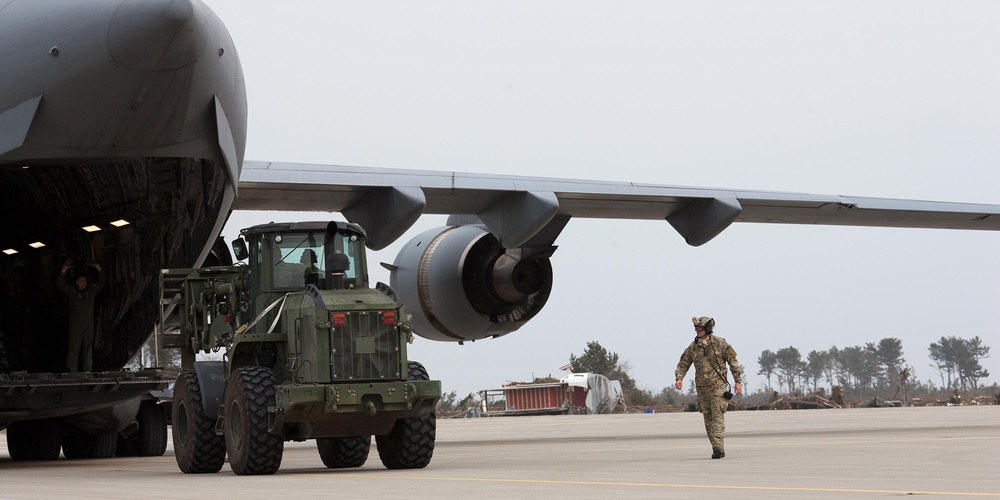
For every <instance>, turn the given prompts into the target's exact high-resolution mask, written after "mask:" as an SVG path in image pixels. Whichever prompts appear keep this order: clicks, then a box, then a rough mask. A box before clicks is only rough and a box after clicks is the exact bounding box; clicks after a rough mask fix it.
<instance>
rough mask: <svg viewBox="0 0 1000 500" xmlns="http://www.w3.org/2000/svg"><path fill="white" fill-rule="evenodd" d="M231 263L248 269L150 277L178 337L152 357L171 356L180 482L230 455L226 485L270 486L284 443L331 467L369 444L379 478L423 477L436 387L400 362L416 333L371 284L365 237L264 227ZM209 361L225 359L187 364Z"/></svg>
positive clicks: (311, 225) (322, 227)
mask: <svg viewBox="0 0 1000 500" xmlns="http://www.w3.org/2000/svg"><path fill="white" fill-rule="evenodd" d="M233 251H234V254H235V256H236V258H237V260H239V261H246V264H242V263H241V264H237V265H234V266H224V267H207V268H201V269H165V270H163V271H162V273H161V277H160V290H161V298H160V301H161V305H162V307H161V309H162V311H163V313H162V317H161V325H167V324H171V323H172V324H174V325H176V326H175V327H174V328H172V329H170V330H167V329H166V328H164V329H162V331H161V336H162V345H164V346H167V347H174V348H177V349H180V350H181V368H182V370H183V371H182V372H181V374H180V375H179V376H178V377H177V381H176V383H175V385H174V399H173V407H172V414H171V416H172V436H173V445H174V453H175V456H176V459H177V465H178V467H179V468H180V470H181V471H183V472H185V473H210V472H218V471H219V470H221V469H222V466H223V464H224V462H225V459H226V455H228V456H229V463H230V466H231V467H232V470H233V472H235V473H236V474H239V475H258V474H273V473H274V472H276V471H277V470H278V468H279V466H280V464H281V458H282V452H283V449H284V443H285V441H304V440H307V439H315V440H316V448H317V450H318V451H319V455H320V458H321V459H322V461H323V463H324V464H325V465H326V466H327V467H330V468H346V467H360V466H362V465H363V464H364V463H365V461H366V460H367V458H368V453H369V450H370V447H371V441H372V436H374V438H375V442H376V445H377V449H378V455H379V458H380V459H381V461H382V464H383V465H384V466H385V467H387V468H390V469H411V468H422V467H426V466H427V464H429V463H430V460H431V456H432V455H433V452H434V441H435V432H436V421H435V413H434V408H435V406H436V405H437V402H438V400H439V399H440V397H441V382H440V381H437V380H430V378H429V377H428V375H427V371H426V370H425V369H424V367H423V366H422V365H421V364H420V363H417V362H415V361H410V360H408V359H407V355H406V347H407V344H408V343H412V341H413V335H412V333H411V332H410V323H409V321H408V320H407V316H406V313H405V311H404V309H403V307H402V306H401V305H399V304H397V301H396V298H395V294H394V293H393V292H392V290H391V289H390V288H389V287H388V286H386V285H384V284H382V283H378V284H377V286H376V287H375V288H371V287H370V286H369V282H368V268H367V262H366V260H365V255H366V252H365V231H364V230H363V229H362V228H361V227H360V226H358V225H357V224H352V223H346V222H329V223H327V222H297V223H281V224H275V223H271V224H264V225H258V226H254V227H251V228H248V229H244V230H242V231H241V233H240V238H238V239H237V240H235V241H234V242H233ZM170 318H172V319H170ZM212 352H216V353H218V352H221V353H222V356H221V360H214V361H211V360H209V361H202V360H196V355H197V354H199V353H204V354H208V353H212ZM201 357H205V356H201ZM216 357H218V355H216Z"/></svg>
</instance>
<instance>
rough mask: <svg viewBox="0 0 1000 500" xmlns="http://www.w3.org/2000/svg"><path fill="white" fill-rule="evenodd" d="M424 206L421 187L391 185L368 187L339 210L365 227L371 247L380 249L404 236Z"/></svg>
mask: <svg viewBox="0 0 1000 500" xmlns="http://www.w3.org/2000/svg"><path fill="white" fill-rule="evenodd" d="M425 206H427V198H426V197H425V196H424V191H423V190H422V189H420V188H418V187H389V188H380V189H373V190H371V191H368V192H367V193H365V195H364V196H362V197H361V199H360V200H358V201H356V202H354V204H352V205H351V206H349V207H347V208H345V209H343V210H341V211H340V213H342V214H344V217H347V219H348V220H350V221H352V222H357V223H358V224H361V227H363V228H365V231H366V232H367V233H368V242H367V243H366V245H367V246H368V248H371V249H372V250H381V249H383V248H385V247H387V246H389V244H390V243H392V242H393V241H396V238H399V237H400V236H402V234H403V233H405V232H406V230H407V229H409V228H410V226H412V225H413V223H414V222H416V221H417V219H419V218H420V214H422V213H423V212H424V207H425Z"/></svg>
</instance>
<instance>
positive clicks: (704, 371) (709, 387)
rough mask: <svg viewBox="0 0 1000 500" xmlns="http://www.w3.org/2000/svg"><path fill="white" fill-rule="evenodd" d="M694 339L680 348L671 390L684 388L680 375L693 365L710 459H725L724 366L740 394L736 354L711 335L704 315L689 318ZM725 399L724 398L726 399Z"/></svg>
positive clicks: (740, 373)
mask: <svg viewBox="0 0 1000 500" xmlns="http://www.w3.org/2000/svg"><path fill="white" fill-rule="evenodd" d="M691 320H692V321H693V322H694V332H695V339H694V341H693V342H691V345H689V346H688V347H687V349H684V353H683V354H681V360H680V362H678V363H677V370H676V371H675V372H674V378H675V380H676V381H675V382H674V387H676V388H677V389H678V390H680V389H681V388H682V387H683V386H684V375H685V374H686V373H687V371H688V368H690V367H691V364H692V363H693V364H694V381H695V389H696V390H697V392H698V411H700V412H701V413H702V416H704V417H705V432H706V433H707V434H708V440H709V442H711V443H712V458H722V457H724V456H726V446H725V444H724V441H725V439H726V415H725V414H726V409H727V408H728V407H729V398H732V393H731V392H729V380H728V378H727V377H726V364H727V363H728V364H729V369H730V370H731V371H732V372H733V381H734V382H735V384H734V389H735V391H736V394H740V393H742V392H743V383H742V380H743V369H742V368H741V367H740V362H739V361H737V360H736V351H735V350H734V349H733V347H732V346H731V345H729V342H726V339H724V338H722V337H717V336H715V335H712V330H713V329H714V328H715V320H714V319H712V318H709V317H707V316H701V317H695V318H691ZM727 395H728V398H726V397H724V396H727Z"/></svg>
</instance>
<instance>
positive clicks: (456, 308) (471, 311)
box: [390, 225, 552, 342]
mask: <svg viewBox="0 0 1000 500" xmlns="http://www.w3.org/2000/svg"><path fill="white" fill-rule="evenodd" d="M551 252H552V249H546V250H545V251H541V252H537V251H531V250H527V249H521V248H515V249H505V248H504V247H503V246H502V245H501V244H500V241H498V240H497V238H496V237H495V236H493V235H492V234H491V233H490V232H489V231H487V230H486V228H485V227H484V226H480V225H465V226H452V227H444V228H441V227H439V228H435V229H431V230H428V231H424V232H423V233H421V234H420V235H418V236H417V237H416V238H413V239H412V240H410V242H409V243H407V244H406V246H405V247H403V250H401V251H400V252H399V255H397V256H396V261H395V263H394V267H395V269H393V270H392V273H391V275H390V286H391V287H392V288H393V290H395V292H396V293H397V295H398V300H399V302H400V303H401V304H403V305H404V306H406V312H407V314H410V315H412V318H411V322H412V324H413V333H415V334H417V335H420V336H421V337H424V338H428V339H432V340H444V341H451V342H462V341H466V340H479V339H483V338H487V337H499V336H501V335H506V334H508V333H510V332H513V331H514V330H517V329H518V328H520V327H521V326H523V325H524V324H525V323H527V322H528V320H530V319H531V318H532V317H534V316H535V314H538V311H540V310H541V309H542V306H544V305H545V302H546V301H547V300H548V298H549V292H551V291H552V265H551V264H550V263H549V259H548V257H549V255H551Z"/></svg>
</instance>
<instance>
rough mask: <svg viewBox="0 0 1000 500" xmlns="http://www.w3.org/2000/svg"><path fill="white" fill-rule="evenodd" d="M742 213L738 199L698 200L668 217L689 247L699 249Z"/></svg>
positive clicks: (668, 220)
mask: <svg viewBox="0 0 1000 500" xmlns="http://www.w3.org/2000/svg"><path fill="white" fill-rule="evenodd" d="M742 212H743V207H742V206H741V205H740V202H739V200H737V199H736V198H698V199H695V200H693V201H691V203H690V204H688V205H687V206H686V207H684V208H682V209H680V210H678V211H677V212H674V213H673V214H671V215H669V216H667V222H669V223H670V225H671V226H674V229H676V230H677V232H678V233H680V234H681V236H683V237H684V241H687V243H688V245H691V246H693V247H698V246H701V245H704V244H705V243H708V242H709V241H710V240H711V239H712V238H715V237H716V236H718V235H719V233H721V232H722V231H723V230H724V229H726V228H727V227H729V225H730V224H732V223H733V221H734V220H736V218H737V217H739V216H740V213H742Z"/></svg>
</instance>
